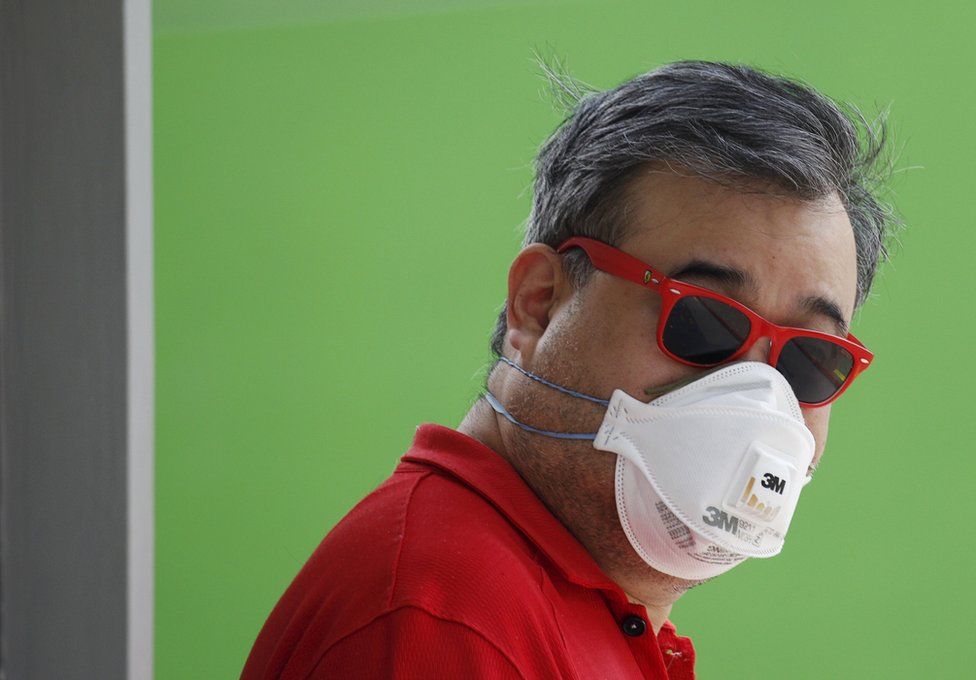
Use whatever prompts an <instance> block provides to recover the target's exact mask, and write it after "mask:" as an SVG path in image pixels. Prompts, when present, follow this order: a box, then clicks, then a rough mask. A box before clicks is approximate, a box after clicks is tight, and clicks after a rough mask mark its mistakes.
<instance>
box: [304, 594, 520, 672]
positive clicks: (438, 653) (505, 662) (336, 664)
mask: <svg viewBox="0 0 976 680" xmlns="http://www.w3.org/2000/svg"><path fill="white" fill-rule="evenodd" d="M327 678H330V679H331V678H361V679H362V680H387V679H390V680H393V679H396V680H409V679H413V678H425V680H426V679H430V680H441V679H443V680H448V679H451V680H455V679H456V678H466V679H467V678H472V679H477V678H485V679H487V678H491V679H492V680H524V676H523V675H522V674H521V673H520V672H519V671H518V669H517V668H516V667H515V665H514V664H513V663H512V661H511V660H510V659H509V658H508V656H506V655H505V653H503V652H502V651H501V650H500V649H499V648H498V647H497V646H495V645H494V644H493V643H492V642H491V641H490V640H488V639H487V638H485V637H484V636H483V635H481V634H480V633H478V632H477V631H476V630H474V629H473V628H471V627H470V626H468V625H466V624H464V623H460V622H457V621H450V620H447V619H442V618H439V617H437V616H435V615H434V614H431V613H430V612H427V611H426V610H424V609H420V608H418V607H413V606H405V607H401V608H399V609H395V610H393V611H391V612H387V613H386V614H383V615H381V616H379V617H377V618H375V619H373V620H372V621H371V622H370V623H368V624H367V625H365V626H363V627H362V628H359V629H358V630H356V631H354V632H353V633H351V634H349V635H347V636H345V637H344V638H342V639H341V640H340V641H338V642H337V643H336V644H334V645H332V646H331V647H330V648H329V649H328V650H327V651H326V652H325V654H324V655H323V656H322V658H321V659H320V660H319V662H318V664H317V665H316V666H315V670H313V671H312V673H311V675H309V677H308V679H307V680H326V679H327Z"/></svg>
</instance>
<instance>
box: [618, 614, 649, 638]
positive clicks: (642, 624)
mask: <svg viewBox="0 0 976 680" xmlns="http://www.w3.org/2000/svg"><path fill="white" fill-rule="evenodd" d="M620 627H621V628H622V629H623V631H624V633H625V634H627V635H629V636H630V637H640V636H641V635H643V634H644V632H645V631H646V630H647V621H645V620H644V619H642V618H641V617H639V616H635V615H633V614H631V615H630V616H628V617H626V618H624V620H623V621H622V622H621V623H620Z"/></svg>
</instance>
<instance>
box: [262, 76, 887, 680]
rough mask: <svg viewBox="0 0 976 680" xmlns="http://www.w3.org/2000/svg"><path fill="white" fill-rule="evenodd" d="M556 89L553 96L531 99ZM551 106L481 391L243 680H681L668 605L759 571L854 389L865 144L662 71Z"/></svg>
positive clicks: (721, 82)
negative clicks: (568, 109)
mask: <svg viewBox="0 0 976 680" xmlns="http://www.w3.org/2000/svg"><path fill="white" fill-rule="evenodd" d="M550 75H552V74H550ZM553 78H554V80H555V82H556V83H557V85H558V86H560V87H562V88H563V91H564V92H565V93H570V94H573V95H574V96H575V99H576V103H575V108H574V110H573V113H572V116H571V117H569V118H568V119H567V120H566V121H565V122H564V123H563V124H562V125H561V126H560V128H559V129H558V130H557V132H556V133H555V134H554V135H553V136H552V137H551V138H550V139H549V141H548V142H547V143H546V144H545V146H544V147H543V148H542V150H541V152H540V154H539V156H538V159H537V164H536V169H537V176H536V180H535V195H534V203H533V209H532V213H531V215H530V218H529V225H528V230H527V234H526V237H525V246H524V248H523V250H522V251H521V252H520V253H519V254H518V256H517V257H516V258H515V260H514V262H513V263H512V265H511V269H510V272H509V278H508V297H507V301H506V305H505V308H504V310H503V312H502V314H501V315H500V317H499V319H498V324H497V327H496V330H495V333H494V335H493V339H492V349H493V351H494V352H495V354H496V355H497V357H498V358H499V361H497V362H496V363H495V365H494V366H493V367H492V370H491V371H490V374H489V376H488V379H487V381H486V387H487V391H486V394H485V395H484V397H483V398H481V399H479V400H478V401H477V402H476V403H475V404H474V406H473V407H472V408H471V410H470V412H469V413H468V415H467V416H466V417H465V419H464V421H463V422H462V423H461V424H460V426H458V428H457V429H456V430H453V429H450V428H447V427H443V426H440V425H434V424H425V425H422V426H420V427H419V428H418V430H417V433H416V436H415V440H414V443H413V446H412V447H411V449H410V450H409V451H408V452H407V453H406V454H405V455H404V456H403V458H402V459H401V462H400V464H399V466H398V467H397V469H396V471H395V472H394V473H393V475H392V476H391V477H390V478H389V479H388V480H387V481H386V482H384V483H383V484H382V485H381V486H380V487H379V488H377V489H376V490H375V491H373V492H372V493H371V494H370V495H369V496H367V497H366V498H365V499H364V500H363V501H362V502H361V503H359V504H358V505H357V506H356V507H355V508H354V509H353V510H352V511H351V512H350V513H349V514H348V515H347V516H346V517H345V518H344V519H343V520H342V521H341V522H340V523H339V525H338V526H336V528H335V529H333V530H332V532H330V533H329V535H328V536H327V537H326V538H325V540H324V541H323V542H322V544H321V545H320V546H319V548H318V549H317V550H316V552H315V554H314V555H313V556H312V557H311V559H310V560H309V561H308V563H307V564H306V565H305V567H304V568H303V570H302V571H301V573H300V574H299V575H298V576H297V577H296V579H295V581H294V582H293V583H292V585H291V587H290V588H289V589H288V591H287V592H286V593H285V594H284V596H283V597H282V599H281V600H280V601H279V603H278V605H277V607H276V608H275V610H274V611H273V612H272V614H271V616H270V618H269V619H268V621H267V623H266V624H265V626H264V629H263V630H262V631H261V634H260V636H259V637H258V640H257V642H256V643H255V646H254V649H253V650H252V652H251V655H250V658H249V659H248V662H247V665H246V667H245V669H244V674H243V677H244V678H248V679H251V678H296V679H297V678H386V677H398V678H532V679H537V678H538V679H541V678H581V679H582V678H692V677H694V670H693V666H694V649H693V647H692V644H691V641H690V640H688V639H687V638H684V637H681V636H678V635H677V634H676V631H675V629H674V627H673V626H672V625H671V624H670V622H669V621H668V615H669V613H670V611H671V607H672V605H673V604H674V602H675V601H676V600H677V599H678V598H679V597H680V596H681V594H682V593H683V592H685V591H686V590H687V589H688V588H690V587H692V586H694V585H696V584H698V583H701V582H703V581H705V580H708V579H710V578H713V577H715V576H717V575H718V574H720V573H723V572H725V571H727V570H729V569H730V568H732V567H734V566H735V565H736V564H739V563H741V561H742V560H744V559H746V557H750V556H751V557H768V556H771V555H774V554H776V553H777V552H778V551H779V549H780V547H781V545H782V542H783V539H784V536H785V533H786V529H787V527H788V524H789V520H790V517H791V516H792V513H793V509H794V508H795V505H796V502H797V500H798V496H799V493H800V489H801V487H802V486H803V484H804V483H805V482H806V481H809V475H811V474H812V471H813V470H814V469H815V468H816V466H817V463H818V461H819V460H820V457H821V455H822V454H823V450H824V445H825V443H826V440H827V425H828V419H829V415H830V409H831V404H832V403H833V401H834V400H836V399H837V397H839V396H840V394H841V393H842V392H843V391H845V390H846V389H847V388H848V387H849V386H850V383H851V381H853V380H854V378H855V377H856V376H857V375H859V374H860V373H861V372H863V371H864V369H865V368H867V366H868V365H869V364H870V361H871V353H870V351H868V350H867V349H866V348H865V347H864V346H863V345H861V344H860V342H859V341H857V340H856V339H855V338H854V337H853V336H851V335H849V333H848V326H849V324H850V321H851V318H852V316H853V314H854V310H855V309H856V308H857V307H858V305H860V304H861V303H862V302H863V301H864V299H865V297H866V296H867V294H868V291H869V288H870V285H871V281H872V279H873V276H874V272H875V268H876V265H877V263H878V262H879V260H880V259H882V258H883V257H884V255H885V250H884V245H883V244H884V240H885V236H886V233H887V230H888V229H889V225H890V223H891V221H892V220H891V218H890V215H889V212H888V210H887V209H885V208H884V207H882V206H881V205H880V204H879V203H878V201H877V200H876V199H875V198H874V197H873V196H872V194H871V191H870V190H869V188H868V186H869V185H868V181H869V179H870V178H871V177H872V175H871V171H872V167H873V165H874V164H875V161H876V160H877V159H878V158H879V154H880V152H881V150H882V148H883V144H884V134H883V127H881V128H880V134H878V131H877V130H875V129H874V128H873V127H872V126H870V125H866V124H864V121H863V119H860V118H858V119H857V123H860V124H861V126H860V127H861V128H862V130H861V132H862V135H863V136H864V137H865V138H866V140H865V143H864V145H863V147H862V146H861V145H860V144H859V135H858V132H859V129H858V125H856V124H855V122H852V120H850V119H849V118H847V117H846V116H845V115H844V114H843V113H842V112H841V111H840V110H839V109H838V108H837V107H836V106H835V105H834V104H833V103H832V102H830V101H829V100H828V99H826V98H824V97H823V96H821V95H819V94H817V93H816V92H814V91H813V90H811V89H809V88H807V87H804V86H802V85H799V84H797V83H794V82H791V81H788V80H785V79H780V78H776V77H773V76H770V75H767V74H764V73H762V72H759V71H756V70H753V69H750V68H747V67H744V66H733V65H727V64H720V63H709V62H679V63H674V64H670V65H667V66H664V67H662V68H659V69H657V70H655V71H652V72H650V73H647V74H644V75H641V76H638V77H636V78H634V79H633V80H630V81H628V82H626V83H624V84H622V85H620V86H619V87H617V88H615V89H613V90H610V91H607V92H589V93H582V92H581V91H580V90H579V89H578V86H577V84H575V83H573V82H572V81H569V80H568V79H565V78H561V77H559V76H553Z"/></svg>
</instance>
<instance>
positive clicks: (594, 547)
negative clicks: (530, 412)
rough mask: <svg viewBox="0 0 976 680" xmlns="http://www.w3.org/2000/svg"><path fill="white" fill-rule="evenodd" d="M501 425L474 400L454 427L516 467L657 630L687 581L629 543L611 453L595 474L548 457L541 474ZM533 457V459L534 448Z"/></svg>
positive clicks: (600, 458)
mask: <svg viewBox="0 0 976 680" xmlns="http://www.w3.org/2000/svg"><path fill="white" fill-rule="evenodd" d="M505 424H507V422H506V423H505ZM502 427H503V424H502V416H499V415H498V414H497V413H495V411H494V410H493V409H492V408H491V406H490V405H488V404H487V403H486V402H485V400H484V399H479V400H478V401H477V402H475V404H474V406H472V407H471V410H470V411H468V413H467V415H466V416H465V417H464V420H462V422H461V424H460V425H458V427H457V430H458V431H459V432H463V433H464V434H466V435H468V436H469V437H472V438H473V439H476V440H478V441H480V442H481V443H482V444H484V445H485V446H487V447H488V448H490V449H492V450H493V451H495V452H496V453H498V454H499V455H500V456H502V458H504V459H505V460H507V461H508V462H509V463H510V464H511V465H512V467H514V468H515V470H516V471H517V472H518V473H519V475H521V476H522V478H523V479H524V480H525V482H526V484H527V485H528V486H529V488H531V489H532V490H533V491H534V492H535V494H536V495H537V496H539V498H540V500H541V501H542V502H543V504H544V505H545V506H546V507H547V508H549V510H550V511H551V512H552V513H553V515H555V516H556V518H557V519H558V520H559V521H560V522H562V524H563V525H564V526H565V527H566V528H567V529H568V530H569V532H570V533H571V534H573V536H575V537H576V539H577V540H578V541H579V542H580V543H581V544H582V545H583V547H584V548H586V550H587V552H589V553H590V555H591V556H592V557H593V559H594V561H595V562H596V563H597V565H598V566H599V567H600V569H601V570H602V571H603V572H604V573H605V574H606V575H607V577H608V578H610V580H612V581H614V582H615V583H616V584H617V585H619V586H620V588H621V589H622V590H623V591H624V594H625V595H626V596H627V599H628V600H629V601H630V602H632V603H633V604H639V605H643V606H644V608H645V609H646V610H647V618H648V622H649V623H650V624H651V627H652V628H653V629H654V632H655V633H657V632H658V631H659V630H660V629H661V626H662V625H663V624H664V622H665V620H667V618H668V616H669V615H670V613H671V607H672V605H673V604H674V601H675V600H677V599H678V598H679V597H680V596H681V594H682V593H683V592H684V590H685V589H687V587H688V586H689V585H691V584H690V583H689V582H687V581H682V580H681V579H676V578H673V577H671V576H668V575H666V574H662V573H660V572H658V571H656V570H654V569H651V568H650V567H649V566H647V565H646V564H645V563H644V562H643V561H642V560H641V559H640V557H638V555H637V553H635V552H634V551H633V549H632V548H631V547H630V544H629V543H628V541H627V538H626V536H625V535H624V533H623V530H622V529H621V528H620V525H619V519H618V517H617V514H616V513H617V511H616V505H615V503H614V500H613V498H614V494H613V466H614V464H615V458H616V457H615V456H611V455H610V454H605V455H602V456H594V458H593V460H594V461H602V465H601V469H600V470H597V474H582V475H581V474H580V473H581V470H580V469H579V467H578V466H576V465H573V466H563V465H560V464H559V462H558V461H552V462H551V463H549V464H548V465H547V466H544V467H545V469H544V470H542V471H541V472H540V466H539V463H540V462H542V461H539V460H533V461H531V463H530V462H528V461H523V459H522V458H523V457H522V456H520V455H518V453H517V449H518V447H517V446H516V445H514V444H512V443H507V442H508V440H507V439H506V437H505V436H504V435H503V430H502ZM601 453H602V452H601ZM534 455H535V457H538V452H534ZM594 464H596V463H594ZM566 475H568V477H567V476H566ZM594 487H597V488H594ZM558 490H563V491H564V492H565V491H569V493H568V494H566V493H560V492H559V491H558ZM550 491H551V492H552V493H550Z"/></svg>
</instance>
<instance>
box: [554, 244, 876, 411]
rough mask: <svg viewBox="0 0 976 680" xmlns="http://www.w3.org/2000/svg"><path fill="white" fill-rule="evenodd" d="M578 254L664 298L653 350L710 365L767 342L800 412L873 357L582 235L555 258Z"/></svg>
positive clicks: (835, 393) (821, 401)
mask: <svg viewBox="0 0 976 680" xmlns="http://www.w3.org/2000/svg"><path fill="white" fill-rule="evenodd" d="M570 248H582V249H583V251H584V252H585V253H586V255H587V257H589V258H590V262H592V263H593V266H594V267H596V268H597V269H600V270H601V271H605V272H607V273H608V274H613V275H614V276H618V277H620V278H622V279H626V280H627V281H630V282H632V283H636V284H637V285H639V286H643V287H645V288H650V289H651V290H655V291H657V292H658V293H660V295H661V299H662V303H661V314H660V316H659V317H658V323H657V344H658V347H660V348H661V351H662V352H664V353H665V354H666V355H668V356H669V357H671V358H672V359H674V360H676V361H680V362H681V363H683V364H687V365H689V366H701V367H705V366H715V365H717V364H720V363H723V362H726V361H732V360H734V359H737V358H738V357H740V356H742V355H743V354H745V352H746V351H748V349H749V348H750V347H752V346H753V344H755V342H756V340H758V339H759V338H762V337H766V338H769V341H770V347H769V358H768V363H769V365H770V366H772V367H773V368H775V369H776V370H778V371H779V372H780V373H782V374H783V376H785V377H786V380H787V382H789V384H790V386H791V387H792V388H793V392H794V393H795V394H796V399H797V401H799V402H800V403H801V404H803V405H804V406H807V407H810V406H825V405H827V404H829V403H830V402H832V401H833V400H834V399H836V398H837V397H839V396H840V395H841V394H843V392H844V390H846V389H847V388H848V387H849V386H850V384H851V383H852V382H853V381H854V378H856V377H857V375H858V374H859V373H860V372H861V371H863V370H864V369H866V368H867V367H868V366H869V365H870V364H871V360H872V359H873V358H874V355H873V354H872V353H871V352H870V351H869V350H868V349H867V348H866V347H865V346H864V345H863V344H861V342H860V341H859V340H858V339H857V338H855V337H854V336H853V335H851V334H848V335H847V337H846V338H842V337H840V336H837V335H831V334H830V333H821V332H819V331H812V330H808V329H806V328H792V327H789V326H779V325H777V324H774V323H773V322H771V321H767V320H766V319H764V318H763V317H761V316H759V315H758V314H756V313H755V312H754V311H752V310H751V309H749V308H748V307H746V306H745V305H743V304H740V303H738V302H736V301H735V300H733V299H731V298H727V297H725V296H724V295H720V294H719V293H715V292H713V291H710V290H708V289H707V288H702V287H700V286H695V285H692V284H690V283H683V282H681V281H677V280H675V279H671V278H668V277H667V276H665V275H664V274H662V273H661V272H659V271H657V270H656V269H654V268H653V267H651V266H649V265H647V264H644V263H643V262H641V261H640V260H638V259H637V258H635V257H633V256H632V255H628V254H627V253H625V252H623V251H621V250H617V249H616V248H614V247H613V246H609V245H607V244H606V243H602V242H600V241H596V240H593V239H590V238H584V237H582V236H574V237H573V238H570V239H567V240H566V241H564V242H563V243H562V244H561V245H560V246H559V247H558V248H557V249H556V252H558V253H562V252H565V251H566V250H569V249H570Z"/></svg>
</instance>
